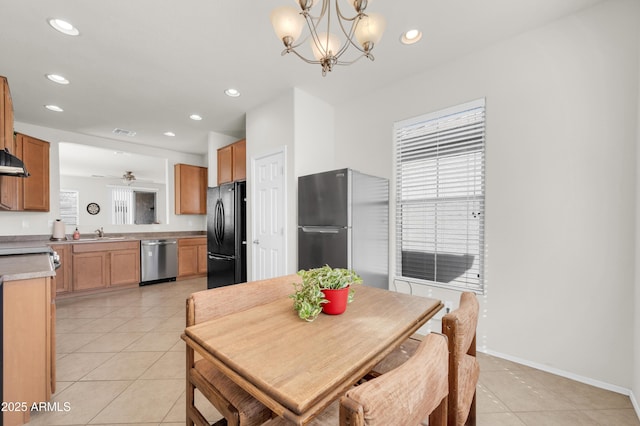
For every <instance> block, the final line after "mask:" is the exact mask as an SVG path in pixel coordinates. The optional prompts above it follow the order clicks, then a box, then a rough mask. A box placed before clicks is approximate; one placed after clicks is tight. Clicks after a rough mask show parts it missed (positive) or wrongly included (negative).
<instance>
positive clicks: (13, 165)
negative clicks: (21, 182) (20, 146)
mask: <svg viewBox="0 0 640 426" xmlns="http://www.w3.org/2000/svg"><path fill="white" fill-rule="evenodd" d="M0 176H17V177H29V172H28V171H27V169H26V168H25V167H24V163H23V162H22V161H20V160H19V159H18V158H17V157H16V156H14V155H11V153H10V152H9V150H8V149H7V148H5V149H4V150H2V151H0Z"/></svg>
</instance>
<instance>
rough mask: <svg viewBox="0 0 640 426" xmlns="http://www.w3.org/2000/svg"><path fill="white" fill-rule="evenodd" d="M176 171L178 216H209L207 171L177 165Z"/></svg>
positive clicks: (200, 168)
mask: <svg viewBox="0 0 640 426" xmlns="http://www.w3.org/2000/svg"><path fill="white" fill-rule="evenodd" d="M174 171H175V201H176V202H175V211H176V214H207V169H206V168H205V167H199V166H190V165H188V164H176V165H175V168H174Z"/></svg>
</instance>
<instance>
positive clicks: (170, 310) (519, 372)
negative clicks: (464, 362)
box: [29, 278, 640, 426]
mask: <svg viewBox="0 0 640 426" xmlns="http://www.w3.org/2000/svg"><path fill="white" fill-rule="evenodd" d="M205 288H206V280H205V279H204V278H200V279H194V280H185V281H179V282H173V283H161V284H156V285H151V286H145V287H140V288H135V289H127V290H119V291H114V292H111V293H106V294H100V295H92V296H83V297H75V298H67V299H59V300H58V301H57V322H56V327H57V330H56V338H57V348H56V350H57V370H56V373H57V390H56V393H55V394H54V396H53V401H56V402H60V411H49V412H46V411H42V412H32V414H31V421H30V423H29V424H30V425H45V426H49V425H52V426H53V425H116V424H117V425H121V426H122V425H147V426H152V425H155V426H159V425H163V426H167V425H176V426H177V425H184V423H185V422H184V416H185V414H184V412H185V375H184V374H185V373H184V371H185V365H184V363H185V354H184V342H183V341H182V340H181V339H180V334H181V333H182V331H183V329H184V324H185V299H186V298H187V296H188V295H189V294H190V293H192V292H194V291H199V290H203V289H205ZM478 358H479V360H480V363H481V375H480V384H479V386H478V403H477V406H478V425H481V426H502V425H506V426H512V425H513V426H522V425H532V426H545V425H549V426H563V425H570V426H575V425H581V426H582V425H606V426H609V425H616V426H625V425H637V426H640V421H639V420H638V417H637V416H636V414H635V411H634V410H633V407H632V405H631V402H630V400H629V398H628V397H627V396H624V395H620V394H616V393H613V392H608V391H604V390H602V389H598V388H594V387H591V386H587V385H584V384H581V383H577V382H574V381H571V380H568V379H565V378H562V377H559V376H555V375H552V374H549V373H545V372H541V371H539V370H535V369H533V368H529V367H526V366H522V365H519V364H515V363H512V362H509V361H506V360H502V359H499V358H495V357H490V356H487V355H483V354H479V355H478ZM64 403H68V405H67V406H68V407H69V410H68V411H64V408H65V405H64ZM196 404H197V405H198V407H199V408H200V410H201V411H202V412H203V413H205V416H206V417H207V418H208V419H209V420H211V422H215V421H216V420H217V419H219V418H220V417H221V416H220V414H219V413H218V412H217V411H216V410H215V409H214V408H213V407H212V406H211V405H210V404H209V403H208V402H207V401H206V400H205V399H204V398H203V397H201V396H200V395H196ZM336 424H337V423H336Z"/></svg>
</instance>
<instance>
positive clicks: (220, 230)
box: [216, 200, 224, 245]
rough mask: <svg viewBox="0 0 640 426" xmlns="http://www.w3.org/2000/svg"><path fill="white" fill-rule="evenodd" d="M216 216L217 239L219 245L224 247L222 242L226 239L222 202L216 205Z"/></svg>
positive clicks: (219, 201)
mask: <svg viewBox="0 0 640 426" xmlns="http://www.w3.org/2000/svg"><path fill="white" fill-rule="evenodd" d="M216 216H217V218H216V238H217V240H218V244H219V245H222V240H223V239H224V205H223V204H222V200H218V203H217V205H216Z"/></svg>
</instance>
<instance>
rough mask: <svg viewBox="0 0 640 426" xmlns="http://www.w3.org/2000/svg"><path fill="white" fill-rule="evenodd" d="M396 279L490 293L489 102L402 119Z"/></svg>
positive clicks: (397, 145)
mask: <svg viewBox="0 0 640 426" xmlns="http://www.w3.org/2000/svg"><path fill="white" fill-rule="evenodd" d="M394 134H395V136H394V137H395V149H396V238H397V241H396V276H397V277H398V279H404V280H407V281H410V282H417V283H422V284H429V285H435V286H440V287H446V288H450V289H456V290H465V291H474V292H476V293H482V292H483V291H484V289H483V283H484V174H485V173H484V171H485V168H484V154H485V102H484V99H481V100H477V101H474V102H470V103H467V104H464V105H459V106H457V107H453V108H449V109H446V110H443V111H439V112H436V113H433V114H427V115H424V116H420V117H416V118H413V119H409V120H404V121H401V122H397V123H395V125H394Z"/></svg>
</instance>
